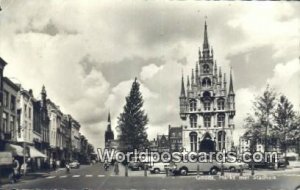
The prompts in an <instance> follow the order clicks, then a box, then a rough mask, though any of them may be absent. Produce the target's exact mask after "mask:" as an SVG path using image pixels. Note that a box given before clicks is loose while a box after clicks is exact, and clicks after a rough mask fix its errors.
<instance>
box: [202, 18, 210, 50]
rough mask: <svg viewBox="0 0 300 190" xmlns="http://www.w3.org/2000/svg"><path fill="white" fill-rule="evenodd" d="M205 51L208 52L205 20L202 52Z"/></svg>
mask: <svg viewBox="0 0 300 190" xmlns="http://www.w3.org/2000/svg"><path fill="white" fill-rule="evenodd" d="M204 49H207V50H209V44H208V36H207V24H206V20H205V24H204V41H203V50H204Z"/></svg>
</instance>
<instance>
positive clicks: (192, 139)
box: [190, 132, 197, 152]
mask: <svg viewBox="0 0 300 190" xmlns="http://www.w3.org/2000/svg"><path fill="white" fill-rule="evenodd" d="M190 142H191V151H195V152H196V151H197V133H195V132H191V133H190Z"/></svg>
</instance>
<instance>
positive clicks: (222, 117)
mask: <svg viewBox="0 0 300 190" xmlns="http://www.w3.org/2000/svg"><path fill="white" fill-rule="evenodd" d="M224 126H225V115H224V114H218V127H224Z"/></svg>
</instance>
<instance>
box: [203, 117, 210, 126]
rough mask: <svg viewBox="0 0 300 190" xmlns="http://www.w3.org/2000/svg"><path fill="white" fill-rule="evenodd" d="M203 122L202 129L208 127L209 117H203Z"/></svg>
mask: <svg viewBox="0 0 300 190" xmlns="http://www.w3.org/2000/svg"><path fill="white" fill-rule="evenodd" d="M203 120H204V127H210V123H211V117H210V115H204V117H203Z"/></svg>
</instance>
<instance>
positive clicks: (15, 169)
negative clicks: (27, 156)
mask: <svg viewBox="0 0 300 190" xmlns="http://www.w3.org/2000/svg"><path fill="white" fill-rule="evenodd" d="M19 167H20V164H19V161H18V160H17V159H14V160H13V171H12V179H11V183H16V182H17V177H18V175H19Z"/></svg>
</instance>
